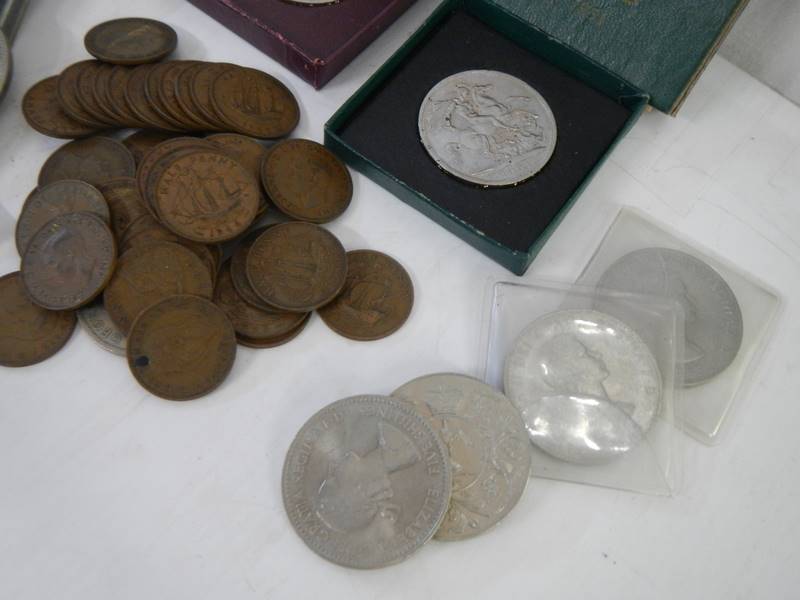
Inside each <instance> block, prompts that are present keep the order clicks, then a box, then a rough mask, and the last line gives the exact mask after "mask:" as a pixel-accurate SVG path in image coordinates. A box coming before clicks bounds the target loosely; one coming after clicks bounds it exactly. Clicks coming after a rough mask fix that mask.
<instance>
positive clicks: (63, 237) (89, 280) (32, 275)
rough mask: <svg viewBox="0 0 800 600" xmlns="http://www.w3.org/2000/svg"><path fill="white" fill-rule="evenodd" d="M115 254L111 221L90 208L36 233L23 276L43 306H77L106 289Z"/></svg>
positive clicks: (25, 258) (29, 247) (29, 248)
mask: <svg viewBox="0 0 800 600" xmlns="http://www.w3.org/2000/svg"><path fill="white" fill-rule="evenodd" d="M116 258H117V248H116V244H115V242H114V234H113V233H111V230H110V229H109V228H108V225H106V224H105V223H104V222H103V221H102V220H101V219H99V218H98V217H96V216H95V215H93V214H90V213H85V212H78V213H69V214H66V215H61V216H58V217H56V218H55V219H53V220H52V221H50V222H49V223H47V224H46V225H45V226H44V227H42V228H41V229H40V230H39V231H38V232H37V233H36V235H34V236H33V239H31V241H30V243H29V244H28V247H27V249H26V250H25V254H24V255H23V257H22V269H21V272H22V281H23V283H24V284H25V289H26V290H27V291H28V295H29V296H30V297H31V300H33V301H34V302H35V303H36V304H38V305H39V306H41V307H42V308H46V309H48V310H72V309H75V308H79V307H81V306H83V305H84V304H88V303H89V302H91V301H92V300H94V298H95V297H96V296H97V295H98V294H99V293H100V292H102V291H103V288H104V287H105V286H106V284H107V283H108V281H109V279H111V274H112V273H113V272H114V264H115V261H116Z"/></svg>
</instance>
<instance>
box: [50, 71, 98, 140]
mask: <svg viewBox="0 0 800 600" xmlns="http://www.w3.org/2000/svg"><path fill="white" fill-rule="evenodd" d="M94 62H95V61H93V60H84V61H81V62H78V63H75V64H73V65H70V66H68V67H67V68H66V69H64V71H62V72H61V75H59V76H58V81H57V82H56V97H57V99H58V102H59V104H61V108H62V109H63V110H64V112H65V113H67V114H68V115H69V116H70V117H71V118H72V119H74V120H75V121H78V122H79V123H82V124H83V125H85V126H86V127H91V128H93V129H106V128H107V127H108V124H107V123H104V122H103V121H99V120H97V119H96V118H95V117H94V116H93V115H92V114H91V113H89V112H88V111H87V110H86V108H85V107H84V106H83V104H82V102H81V99H80V97H79V90H78V80H79V78H80V76H81V74H82V73H83V70H84V69H85V68H86V65H87V64H91V63H94Z"/></svg>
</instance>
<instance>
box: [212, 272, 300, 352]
mask: <svg viewBox="0 0 800 600" xmlns="http://www.w3.org/2000/svg"><path fill="white" fill-rule="evenodd" d="M214 303H215V304H216V305H217V306H219V307H220V308H221V309H222V311H223V312H224V313H225V314H226V315H227V317H228V319H230V322H231V324H232V325H233V328H234V329H235V330H236V335H237V337H239V336H244V337H245V338H254V339H256V340H274V339H278V338H281V337H283V336H285V335H286V334H288V333H290V332H292V331H294V330H295V329H296V328H297V327H299V326H300V324H301V323H302V322H303V320H304V319H305V318H306V316H307V315H306V314H304V313H290V312H281V313H275V312H273V313H267V312H264V311H263V310H259V309H257V308H254V307H252V306H250V305H249V304H248V303H247V302H245V301H244V300H242V298H241V296H239V293H238V292H237V291H236V288H235V287H234V286H233V279H232V278H231V265H230V262H226V263H225V264H224V265H222V269H221V270H220V273H219V278H218V279H217V287H216V289H215V290H214Z"/></svg>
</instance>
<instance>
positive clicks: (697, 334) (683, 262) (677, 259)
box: [597, 248, 744, 386]
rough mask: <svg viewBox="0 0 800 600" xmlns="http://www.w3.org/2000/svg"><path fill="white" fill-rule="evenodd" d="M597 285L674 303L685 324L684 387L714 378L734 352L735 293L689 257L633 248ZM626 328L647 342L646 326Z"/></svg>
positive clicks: (738, 313)
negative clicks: (680, 311) (678, 308)
mask: <svg viewBox="0 0 800 600" xmlns="http://www.w3.org/2000/svg"><path fill="white" fill-rule="evenodd" d="M597 287H599V288H606V289H609V290H619V291H624V292H632V293H636V294H651V295H658V296H665V297H667V298H670V299H672V300H677V301H678V303H680V305H681V307H682V308H683V312H684V318H685V324H686V327H685V329H686V331H685V347H684V356H683V361H684V362H683V371H684V385H686V386H692V385H698V384H700V383H704V382H706V381H708V380H709V379H711V378H713V377H715V376H716V375H718V374H720V373H721V372H722V371H724V370H725V369H727V368H728V366H729V365H730V364H731V363H732V362H733V360H734V359H735V358H736V355H737V354H738V353H739V349H740V348H741V345H742V334H743V331H744V323H743V321H742V310H741V308H740V307H739V302H738V301H737V299H736V295H735V294H734V293H733V290H731V288H730V286H729V285H728V284H727V283H726V281H725V280H724V279H723V278H722V276H721V275H720V274H719V273H717V272H716V271H715V270H714V269H713V268H711V267H710V266H709V265H707V264H706V263H704V262H703V261H702V260H700V259H699V258H696V257H694V256H692V255H691V254H687V253H686V252H681V251H680V250H673V249H671V248H643V249H641V250H636V251H634V252H631V253H629V254H626V255H625V256H623V257H622V258H620V259H619V260H617V261H616V262H615V263H614V264H613V265H611V266H610V267H609V268H608V270H607V271H606V272H605V273H604V274H603V276H602V277H601V278H600V281H599V282H598V283H597ZM598 308H600V306H598ZM614 308H615V305H614V303H612V302H603V304H602V309H603V310H605V311H606V312H609V313H611V314H614ZM631 324H632V325H633V326H634V327H635V328H636V329H637V331H639V333H641V334H642V336H643V337H644V338H645V340H647V329H648V328H647V327H646V324H640V325H639V324H637V323H635V322H631ZM637 325H638V326H637Z"/></svg>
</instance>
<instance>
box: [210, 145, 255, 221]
mask: <svg viewBox="0 0 800 600" xmlns="http://www.w3.org/2000/svg"><path fill="white" fill-rule="evenodd" d="M206 139H207V140H208V141H209V142H211V143H213V144H214V145H215V146H217V147H219V148H222V150H223V151H224V152H225V154H227V155H228V156H230V157H231V158H233V159H234V160H236V161H238V162H239V163H241V164H242V165H243V166H244V167H246V168H247V169H248V170H249V171H250V173H251V174H252V175H253V177H254V178H255V180H256V181H261V165H262V164H263V163H264V159H265V158H266V156H267V148H266V147H265V146H264V145H263V143H262V142H260V141H258V140H256V139H254V138H251V137H247V136H246V135H240V134H238V133H216V134H214V135H210V136H208V137H207V138H206ZM265 210H267V199H266V197H265V196H264V194H263V193H262V194H261V204H260V206H259V212H264V211H265Z"/></svg>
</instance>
